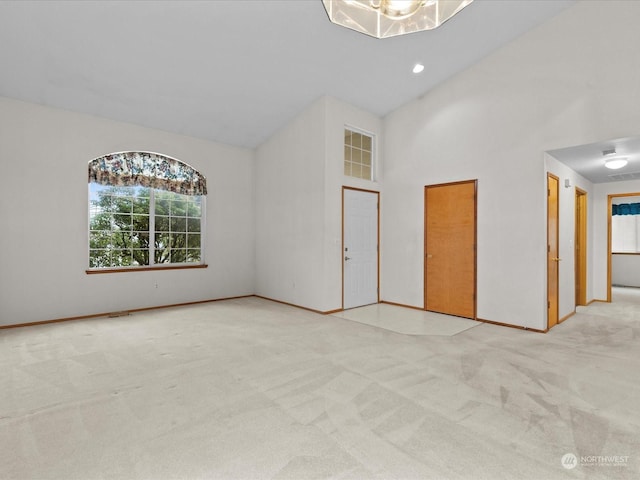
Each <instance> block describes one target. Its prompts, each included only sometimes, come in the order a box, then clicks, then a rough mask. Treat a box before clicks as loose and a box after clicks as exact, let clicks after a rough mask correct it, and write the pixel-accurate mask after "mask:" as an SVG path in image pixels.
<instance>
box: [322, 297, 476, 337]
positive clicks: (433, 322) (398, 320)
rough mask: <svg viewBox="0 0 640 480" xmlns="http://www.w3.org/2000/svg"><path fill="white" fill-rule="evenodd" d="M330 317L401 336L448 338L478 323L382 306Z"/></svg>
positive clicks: (449, 316)
mask: <svg viewBox="0 0 640 480" xmlns="http://www.w3.org/2000/svg"><path fill="white" fill-rule="evenodd" d="M333 315H334V316H335V317H339V318H344V319H345V320H351V321H353V322H358V323H364V324H365V325H370V326H372V327H378V328H384V329H385V330H390V331H392V332H397V333H404V334H405V335H448V336H451V335H456V334H458V333H460V332H464V331H465V330H468V329H469V328H473V327H477V326H478V325H479V322H476V321H475V320H469V319H468V318H460V317H454V316H452V315H442V314H440V313H434V312H426V311H424V310H416V309H413V308H407V307H400V306H397V305H389V304H385V303H378V304H374V305H367V306H365V307H358V308H352V309H349V310H344V311H342V312H338V313H335V314H333Z"/></svg>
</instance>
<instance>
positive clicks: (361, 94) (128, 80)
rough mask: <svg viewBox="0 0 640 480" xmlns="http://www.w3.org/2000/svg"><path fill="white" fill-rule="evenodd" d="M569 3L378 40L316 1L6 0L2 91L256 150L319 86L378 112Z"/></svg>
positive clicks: (477, 5)
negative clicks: (331, 16) (417, 67)
mask: <svg viewBox="0 0 640 480" xmlns="http://www.w3.org/2000/svg"><path fill="white" fill-rule="evenodd" d="M571 3H573V0H554V1H540V0H519V1H505V0H476V1H475V2H474V3H472V4H471V5H469V6H468V7H467V8H465V9H464V10H463V11H462V12H461V13H460V14H458V15H457V16H456V17H454V18H453V19H452V20H450V21H449V22H447V23H445V24H444V25H443V26H442V27H440V28H439V29H437V30H433V31H429V32H421V33H415V34H411V35H407V36H402V37H394V38H389V39H385V40H378V39H375V38H371V37H368V36H365V35H363V34H359V33H356V32H353V31H350V30H347V29H345V28H343V27H339V26H336V25H334V24H332V23H330V22H329V20H328V18H327V15H326V13H325V10H324V7H323V5H322V2H321V0H213V1H115V0H111V1H106V0H105V1H87V0H85V1H76V0H73V1H52V0H47V1H29V2H25V1H2V2H0V45H1V47H0V66H1V67H0V68H1V70H2V74H1V75H0V95H2V96H6V97H12V98H17V99H21V100H25V101H29V102H35V103H39V104H44V105H49V106H53V107H59V108H64V109H68V110H72V111H77V112H83V113H88V114H93V115H97V116H100V117H105V118H109V119H113V120H118V121H124V122H129V123H134V124H138V125H142V126H147V127H152V128H158V129H162V130H166V131H171V132H175V133H180V134H185V135H190V136H194V137H200V138H204V139H209V140H213V141H217V142H222V143H227V144H231V145H237V146H242V147H249V148H253V147H256V146H258V145H259V144H261V143H262V142H263V141H265V140H266V139H267V138H269V136H270V135H272V134H273V133H274V132H275V131H277V130H278V129H279V128H280V127H282V126H283V125H285V124H286V123H287V122H288V121H290V120H291V119H292V118H294V117H295V115H297V114H298V113H299V112H301V111H302V110H303V109H304V108H305V107H306V106H307V105H309V104H310V103H311V102H312V101H314V100H315V99H316V98H318V97H320V96H322V95H331V96H334V97H336V98H338V99H341V100H344V101H346V102H348V103H350V104H353V105H355V106H357V107H360V108H362V109H364V110H367V111H369V112H371V113H374V114H376V115H379V116H384V115H386V114H387V113H389V112H391V111H393V110H394V109H396V108H398V107H399V106H401V105H403V104H404V103H406V102H408V101H410V100H412V99H414V98H417V97H419V96H421V95H423V94H424V93H426V92H428V91H429V90H430V89H432V88H434V87H436V86H437V85H438V84H439V83H440V82H443V81H445V80H446V79H447V78H449V77H450V76H452V75H454V74H455V73H457V72H459V71H461V70H464V69H465V68H467V67H469V66H470V65H472V64H474V63H475V62H477V61H479V60H480V59H481V58H483V57H484V56H486V55H488V54H489V53H491V52H492V51H494V50H496V49H498V48H499V47H500V46H502V45H504V44H506V43H508V42H510V41H511V40H513V39H514V38H516V37H518V36H520V35H522V34H523V33H524V32H526V31H527V30H529V29H531V28H533V27H535V26H536V25H538V24H539V23H542V22H544V21H545V20H547V19H549V18H551V17H552V16H554V15H556V14H557V13H559V12H560V11H561V10H563V9H564V8H566V7H567V6H568V5H570V4H571ZM416 62H421V63H423V64H424V65H425V66H426V68H425V70H424V72H422V73H421V74H419V75H415V74H413V73H412V72H411V68H412V67H413V65H414V64H415V63H416Z"/></svg>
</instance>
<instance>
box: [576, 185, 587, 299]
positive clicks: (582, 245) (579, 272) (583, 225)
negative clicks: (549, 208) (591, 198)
mask: <svg viewBox="0 0 640 480" xmlns="http://www.w3.org/2000/svg"><path fill="white" fill-rule="evenodd" d="M575 271H576V274H575V275H576V277H575V278H576V306H577V305H586V304H587V192H585V191H583V190H580V189H579V188H576V238H575Z"/></svg>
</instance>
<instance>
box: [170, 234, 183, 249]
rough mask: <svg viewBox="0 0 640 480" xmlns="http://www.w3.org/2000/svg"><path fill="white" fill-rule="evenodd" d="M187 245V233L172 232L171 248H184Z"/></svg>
mask: <svg viewBox="0 0 640 480" xmlns="http://www.w3.org/2000/svg"><path fill="white" fill-rule="evenodd" d="M186 246H187V234H186V233H172V234H171V248H172V249H174V248H184V247H186Z"/></svg>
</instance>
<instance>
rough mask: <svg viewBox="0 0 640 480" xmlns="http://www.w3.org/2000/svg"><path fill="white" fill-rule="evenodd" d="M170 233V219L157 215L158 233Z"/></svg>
mask: <svg viewBox="0 0 640 480" xmlns="http://www.w3.org/2000/svg"><path fill="white" fill-rule="evenodd" d="M168 231H169V217H160V216H158V215H156V232H168Z"/></svg>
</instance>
